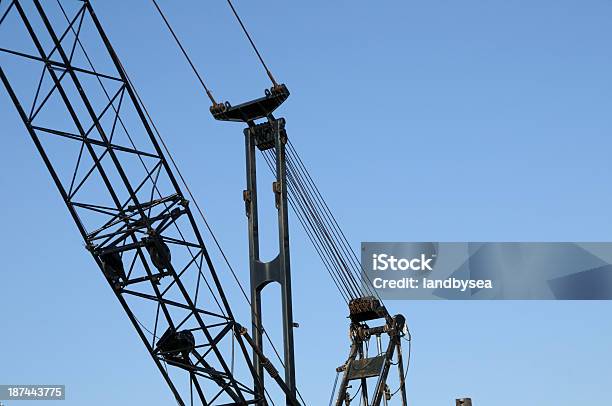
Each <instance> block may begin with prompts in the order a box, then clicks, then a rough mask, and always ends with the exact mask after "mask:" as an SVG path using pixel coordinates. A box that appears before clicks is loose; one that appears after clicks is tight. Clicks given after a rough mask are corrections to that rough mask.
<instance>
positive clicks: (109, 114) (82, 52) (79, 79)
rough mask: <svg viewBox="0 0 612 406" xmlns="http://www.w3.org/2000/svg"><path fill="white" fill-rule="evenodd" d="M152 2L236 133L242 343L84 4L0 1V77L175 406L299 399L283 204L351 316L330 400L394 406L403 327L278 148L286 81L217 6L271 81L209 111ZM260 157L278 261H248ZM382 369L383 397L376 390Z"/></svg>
mask: <svg viewBox="0 0 612 406" xmlns="http://www.w3.org/2000/svg"><path fill="white" fill-rule="evenodd" d="M153 2H154V4H155V6H156V7H157V10H158V11H159V12H160V14H161V15H162V17H163V19H164V22H165V23H166V25H167V26H168V28H169V29H170V31H171V33H172V35H173V36H174V39H175V40H176V42H177V44H178V45H179V47H180V49H181V51H182V52H183V54H184V56H185V57H186V58H187V60H188V62H189V63H190V64H191V67H192V69H193V70H194V73H196V75H197V77H198V79H199V80H200V83H201V84H202V86H203V87H204V89H205V91H206V93H207V94H208V96H209V98H210V99H211V101H212V103H213V105H212V107H211V109H210V111H211V113H212V115H213V117H214V118H215V119H217V120H220V121H233V122H241V123H244V124H246V128H245V129H244V136H245V149H246V181H247V182H246V183H247V187H246V189H245V190H244V193H243V196H244V201H245V209H246V214H247V217H248V237H249V265H250V286H251V290H250V293H251V297H250V299H251V300H250V304H251V316H252V320H251V322H252V329H251V333H249V331H248V330H247V329H246V328H244V327H242V326H241V325H240V324H239V323H237V322H236V320H235V318H234V315H233V313H232V309H231V307H230V305H229V302H228V299H227V297H226V295H225V293H224V290H223V287H222V282H221V279H220V278H219V275H218V274H217V272H216V270H215V267H214V265H213V261H212V260H211V256H210V255H209V251H208V249H207V245H206V243H205V239H204V236H203V234H202V233H201V232H200V230H199V229H198V227H197V223H196V220H195V218H194V214H193V212H192V208H191V204H190V201H189V200H188V199H187V198H186V196H185V195H184V194H183V192H182V190H181V185H183V186H184V187H185V188H187V186H186V184H184V180H183V179H182V176H181V175H180V173H178V175H179V178H180V180H181V181H183V183H182V184H181V183H179V181H178V180H177V176H176V175H175V173H174V172H173V166H172V165H170V164H169V160H168V159H170V162H172V163H173V161H172V158H171V156H169V151H168V150H167V148H166V147H165V144H164V143H163V139H162V138H161V136H160V135H159V133H158V132H157V129H156V128H155V126H154V124H153V122H152V121H151V118H150V116H149V114H148V112H147V110H146V108H145V107H144V105H143V104H142V101H141V99H140V97H139V95H138V93H137V92H136V90H135V88H134V86H133V85H132V83H131V81H130V79H129V77H128V75H127V73H126V71H125V69H124V68H123V66H122V64H121V61H120V60H119V58H118V56H117V54H116V52H115V50H114V48H113V46H112V45H111V42H110V41H109V38H108V37H107V35H106V33H105V32H104V30H103V28H102V26H101V24H100V21H99V20H98V17H97V16H96V14H95V12H94V9H93V7H92V5H91V4H90V2H89V1H88V0H85V1H80V0H56V1H55V2H53V1H46V2H42V1H40V0H8V1H6V0H4V1H3V0H0V41H1V43H0V58H2V59H1V60H0V62H1V64H0V79H1V81H2V83H3V85H4V87H5V88H6V90H7V93H8V95H9V97H10V99H11V100H12V102H13V104H14V105H15V108H16V110H17V112H18V114H19V116H20V118H21V119H22V121H23V123H24V125H25V127H26V129H27V131H28V133H29V135H30V137H31V138H32V140H33V142H34V144H35V146H36V149H37V150H38V152H39V154H40V156H41V158H42V160H43V162H44V164H45V166H46V167H47V169H48V171H49V173H50V175H51V177H52V179H53V181H54V183H55V185H56V186H57V189H58V191H59V193H60V195H61V197H62V199H63V200H64V202H65V204H66V207H67V209H68V211H69V213H70V215H71V216H72V218H73V220H74V222H75V224H76V226H77V228H78V230H79V232H80V234H81V236H82V237H83V240H84V242H85V247H86V249H87V250H88V251H89V253H90V254H91V255H92V257H93V259H94V261H95V262H96V264H97V265H98V267H99V268H100V270H101V271H102V272H103V274H104V276H105V279H106V281H107V282H108V285H109V286H110V288H111V289H112V291H113V293H114V294H115V296H116V297H117V300H118V301H119V303H120V304H121V306H122V308H123V309H124V310H125V312H126V314H127V316H128V318H129V320H130V321H131V323H132V325H133V327H134V329H135V330H136V331H137V333H138V335H139V336H140V338H141V340H142V341H143V343H144V345H145V347H146V348H147V351H148V352H149V354H150V356H151V358H152V359H153V361H154V363H155V365H156V366H157V368H158V369H159V371H160V373H161V374H162V376H163V378H164V379H165V381H166V382H167V384H168V386H169V387H170V390H171V391H172V393H173V394H174V397H175V398H176V401H177V402H178V404H180V405H193V404H202V405H248V404H255V405H268V399H267V398H269V393H268V391H267V390H266V385H265V384H264V381H265V379H264V374H268V375H269V376H270V378H272V380H273V381H274V384H275V385H276V386H277V387H278V388H279V389H280V390H281V391H282V392H283V393H284V396H285V403H286V404H287V405H290V406H297V405H300V404H303V403H304V402H303V399H302V402H298V400H297V396H298V395H299V392H298V391H297V388H296V379H295V360H294V342H293V328H294V327H295V326H296V324H295V323H294V322H293V314H292V294H291V274H290V253H289V226H288V210H289V207H290V205H291V207H292V208H293V210H294V212H295V214H296V216H297V218H298V220H299V221H300V223H301V224H302V226H303V227H304V229H305V231H306V234H307V235H308V237H309V239H310V240H311V242H312V243H313V245H314V248H315V250H316V252H317V253H318V255H319V256H320V257H321V260H322V261H323V264H324V266H325V268H326V269H327V271H328V272H329V274H330V276H331V277H332V280H333V282H334V284H335V285H336V287H337V288H338V290H339V292H340V295H341V296H342V298H343V299H344V300H345V302H346V303H347V305H348V307H349V318H350V338H351V346H350V352H349V356H348V359H347V360H346V362H345V363H344V364H343V365H342V366H340V367H338V368H337V370H336V371H337V373H338V376H337V378H336V379H337V381H336V382H338V377H339V376H340V375H341V376H342V379H341V381H340V385H339V386H338V390H337V391H336V387H334V391H333V392H332V399H335V405H336V406H342V405H343V404H344V405H349V404H350V403H351V401H352V400H353V399H355V398H357V397H358V396H359V397H358V400H357V401H358V402H360V404H363V405H364V406H370V405H372V406H379V405H381V404H384V405H387V404H388V402H389V401H390V400H391V399H392V398H393V397H394V396H395V395H396V394H397V395H398V396H397V397H396V398H395V399H398V400H399V402H401V404H402V405H404V406H406V405H407V397H406V388H405V376H406V375H405V371H404V361H403V356H402V348H401V339H405V338H406V337H405V336H406V335H407V336H408V337H410V335H409V333H408V331H407V328H406V323H405V319H404V317H403V316H402V315H396V316H391V315H389V313H388V312H387V309H386V307H385V306H384V304H383V303H382V301H381V300H380V298H377V297H376V292H375V291H372V288H371V287H369V286H368V284H366V283H364V281H363V280H360V278H361V276H362V275H361V271H362V268H361V265H360V263H359V260H358V259H357V257H356V255H355V253H354V251H353V250H352V248H351V247H350V244H349V243H348V240H347V239H346V237H345V235H344V233H343V232H342V230H341V229H340V228H339V226H338V223H337V222H336V220H335V218H334V217H333V214H332V213H331V211H330V210H329V207H328V206H327V204H326V203H325V201H324V200H323V198H322V196H321V194H320V192H319V190H318V188H317V187H316V185H315V184H314V182H313V181H312V178H311V176H310V174H309V173H308V171H307V169H306V168H305V166H304V164H303V162H302V161H301V158H300V157H299V155H298V154H297V152H296V151H295V149H294V147H293V146H292V145H291V143H290V141H289V140H288V137H287V132H286V130H285V120H284V119H283V118H276V117H274V115H273V113H274V111H275V110H276V109H277V108H278V107H279V106H281V104H282V103H283V102H284V101H285V100H286V99H287V98H288V96H289V91H288V90H287V88H286V86H285V85H284V84H278V83H277V82H276V80H275V79H274V77H273V76H272V74H271V72H270V70H269V69H268V67H267V66H266V65H265V63H264V61H263V58H262V57H261V55H260V53H259V51H258V50H257V48H256V47H255V44H254V43H253V41H252V38H251V37H250V35H249V34H248V32H247V31H246V28H245V26H244V24H243V22H242V21H241V19H240V17H239V16H238V14H237V12H236V10H235V8H234V7H233V5H232V3H231V1H228V4H229V5H230V7H231V9H232V11H233V12H234V14H235V16H236V18H237V20H238V21H239V23H240V25H241V27H242V29H243V30H244V32H245V34H246V36H247V38H248V40H249V41H250V43H251V45H252V46H253V49H254V50H255V52H256V54H257V56H258V57H259V59H260V61H261V63H262V65H263V66H264V68H265V70H266V73H267V74H268V76H269V77H270V79H271V81H272V83H273V86H272V88H270V89H267V90H266V91H265V96H264V97H261V98H258V99H255V100H251V101H248V102H246V103H242V104H239V105H236V106H232V105H230V104H229V103H228V102H224V103H216V102H215V100H214V98H213V97H212V94H211V92H210V91H209V90H208V88H207V87H206V85H205V84H204V81H203V80H202V78H201V76H200V75H199V74H198V72H197V70H196V69H195V67H194V65H193V64H192V62H191V60H190V59H189V57H188V55H187V53H186V51H185V49H184V48H183V46H182V45H181V44H180V42H179V40H178V38H177V36H176V34H175V33H174V31H173V30H172V28H171V26H170V24H169V22H168V20H167V19H166V17H165V16H164V15H163V13H162V11H161V9H160V7H159V5H158V4H157V3H156V2H155V1H153ZM7 32H8V34H7ZM8 61H10V63H7V62H8ZM257 150H259V151H260V152H261V154H262V156H263V158H264V159H265V160H266V163H267V164H268V166H269V167H270V169H271V171H272V173H273V175H274V182H273V185H272V186H273V187H272V191H273V193H274V194H275V204H276V208H277V211H278V219H277V222H278V243H279V245H278V247H279V249H278V255H277V256H276V257H275V258H274V259H273V260H271V261H269V262H263V261H261V259H260V257H259V232H258V226H259V225H258V205H257V195H258V190H257V169H256V168H257V163H256V162H257V159H256V152H257ZM174 169H175V170H176V171H178V169H177V168H176V167H174ZM196 207H197V206H196ZM198 210H199V208H198ZM200 214H201V212H200ZM202 217H203V215H202ZM215 242H216V240H215ZM232 272H233V270H232ZM272 282H275V283H278V284H279V285H280V288H281V289H280V292H281V309H282V317H283V320H282V329H283V336H284V357H283V359H282V360H281V363H282V364H283V367H284V379H283V378H281V374H280V373H279V372H278V371H277V370H276V369H275V367H274V366H273V365H272V363H271V362H270V360H269V359H268V358H267V357H266V356H265V354H264V353H263V347H264V343H263V337H264V334H265V330H264V328H263V324H262V306H261V298H262V291H263V289H264V288H265V287H266V286H267V285H268V284H270V283H272ZM372 323H376V324H378V325H376V326H372V325H371V324H372ZM147 326H148V327H147ZM371 339H374V340H376V343H377V347H378V350H377V351H372V352H373V353H374V355H372V354H371V353H369V347H370V345H369V343H370V341H371ZM408 340H409V338H408ZM383 342H384V343H385V346H386V349H384V348H383ZM228 354H231V360H230V359H229V358H230V357H228ZM409 357H410V353H408V360H409ZM279 359H280V357H279ZM393 367H396V368H395V369H397V382H398V388H397V390H395V391H392V390H391V388H390V387H389V376H390V372H391V369H393ZM353 383H354V384H357V383H358V384H359V386H358V387H356V388H354V387H353V386H352V384H353Z"/></svg>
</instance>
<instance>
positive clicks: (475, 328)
mask: <svg viewBox="0 0 612 406" xmlns="http://www.w3.org/2000/svg"><path fill="white" fill-rule="evenodd" d="M2 3H6V2H4V1H3V2H2ZM161 4H162V6H164V7H165V10H166V11H167V13H168V16H169V18H170V19H171V20H172V21H173V23H174V25H175V27H176V28H177V31H178V33H179V35H180V36H181V37H182V38H183V40H184V42H185V45H186V46H187V48H188V49H189V50H190V53H191V54H192V55H193V58H194V61H195V62H196V64H197V65H198V67H199V68H200V70H201V71H202V72H203V73H204V75H205V77H206V78H207V80H208V82H209V83H210V84H211V87H212V90H213V92H214V94H215V96H216V97H217V98H218V99H228V100H230V101H231V102H233V103H234V104H235V103H237V102H239V101H242V100H244V99H246V98H250V97H257V96H259V95H261V94H262V92H263V89H264V87H267V86H268V82H267V81H266V78H265V75H264V74H263V72H262V70H261V69H260V66H259V65H258V64H257V61H256V59H255V58H254V56H253V54H252V52H251V51H250V49H249V48H248V46H247V43H246V41H245V40H244V38H242V36H241V33H240V31H239V28H238V27H237V25H236V24H235V22H234V21H233V20H232V18H231V15H230V13H229V10H228V8H227V6H226V5H225V2H224V1H221V0H217V1H206V2H204V1H194V0H187V1H182V2H169V1H161ZM93 5H94V7H95V9H96V11H97V13H98V15H99V17H100V19H101V20H102V23H103V24H104V26H105V28H106V31H107V33H108V34H109V36H110V38H111V41H112V43H113V44H114V46H115V47H116V50H117V52H118V54H119V55H120V57H121V58H122V60H123V63H124V65H125V67H126V69H127V70H128V72H129V73H130V75H131V76H132V78H133V79H134V81H135V83H136V85H137V87H138V88H139V89H140V92H141V95H142V96H143V98H144V99H145V101H146V103H147V105H148V107H149V108H150V110H151V112H152V114H153V116H154V117H155V120H156V122H157V124H158V126H159V128H160V130H161V131H162V133H163V134H165V138H166V140H167V141H168V143H169V146H170V147H171V149H172V151H173V152H174V155H175V157H176V158H177V160H178V161H179V164H180V166H181V168H182V169H183V171H184V173H185V174H186V176H187V178H188V180H189V183H190V184H191V186H192V188H193V190H194V192H195V194H196V196H197V197H198V200H199V201H200V202H201V204H202V205H203V206H204V207H205V209H206V212H207V215H208V218H209V219H210V221H211V222H212V224H213V226H214V228H215V230H216V231H217V234H218V236H219V238H220V240H221V241H222V244H223V246H224V248H225V249H226V251H227V253H228V254H229V256H230V258H231V261H232V262H233V264H234V265H235V266H236V267H237V268H238V269H240V272H241V274H242V275H243V276H244V278H245V279H244V280H245V282H246V281H247V279H246V278H247V277H246V275H247V271H246V269H247V268H246V266H247V239H246V219H245V217H244V206H243V202H242V198H241V193H242V189H243V188H244V162H243V137H242V135H241V127H240V126H239V125H227V124H222V123H219V122H215V121H214V120H213V119H212V118H211V117H210V116H209V114H208V106H209V103H208V100H207V99H206V97H205V95H204V94H203V93H202V91H201V89H200V88H199V87H198V86H197V85H196V82H195V80H194V77H193V76H192V74H191V73H190V72H189V70H188V68H187V65H186V64H185V62H184V61H183V60H182V59H181V58H180V57H179V55H178V53H177V50H176V48H175V46H174V44H173V43H172V42H171V40H170V37H169V36H168V34H167V32H166V31H165V30H164V29H163V26H162V24H161V21H160V20H159V17H158V16H157V15H156V14H154V12H153V8H152V6H151V4H150V2H149V1H147V0H139V1H129V2H126V1H99V0H98V1H93ZM236 6H237V7H238V9H239V10H240V11H241V13H242V15H243V17H244V19H245V21H246V23H247V25H248V26H249V27H250V29H251V31H252V33H253V35H254V37H255V39H256V42H257V43H258V44H259V46H260V48H261V49H262V51H263V52H264V55H265V57H266V59H267V60H268V62H269V65H270V66H271V68H272V70H273V72H274V73H275V75H276V76H277V78H278V79H279V80H280V81H283V82H285V83H287V85H288V86H289V88H290V90H291V91H292V96H291V98H290V99H289V101H288V102H287V103H286V106H285V107H284V108H283V110H282V114H283V115H284V116H285V117H286V118H287V120H288V124H287V126H288V130H289V134H290V136H291V138H292V140H293V142H294V144H295V145H296V147H297V148H298V149H299V150H300V151H301V153H302V157H303V158H304V159H305V160H306V161H307V162H308V163H309V167H310V169H311V172H312V174H313V175H314V177H315V178H316V179H317V180H318V183H319V186H320V188H321V189H322V190H323V191H324V194H325V195H326V197H327V199H328V201H329V202H330V205H331V206H332V208H333V209H334V210H335V212H336V213H337V216H338V217H339V220H340V221H341V223H342V224H343V226H344V229H345V231H346V233H347V235H348V236H349V238H350V239H351V241H352V242H353V245H354V246H355V247H356V248H357V247H358V244H359V242H360V241H362V240H365V241H377V240H380V241H393V240H397V241H411V240H413V241H611V240H612V238H611V237H612V210H611V208H612V183H611V182H610V178H611V177H610V175H611V174H612V160H611V159H610V151H612V140H611V137H610V135H611V132H612V73H611V72H612V48H611V47H610V39H611V38H612V3H611V2H610V1H606V0H590V1H581V2H579V1H569V0H556V1H552V0H538V1H526V0H522V1H519V0H515V1H502V0H489V1H476V0H468V1H439V0H431V1H384V2H371V1H368V2H366V1H351V2H349V1H320V0H317V1H308V2H287V1H280V0H273V1H266V2H248V1H245V0H236ZM3 7H4V4H3ZM1 35H6V33H5V32H2V33H1ZM0 38H1V37H0ZM0 123H1V126H0V131H1V132H0V134H1V139H2V146H1V147H0V190H2V199H0V212H1V213H2V214H1V216H2V217H1V218H2V227H3V229H2V233H1V236H0V247H1V248H0V250H1V251H0V252H1V256H2V260H1V261H0V264H1V265H0V272H1V279H0V318H1V320H2V324H1V326H2V327H1V328H0V383H65V384H66V385H67V388H68V389H67V392H68V400H67V401H66V402H65V403H64V404H66V405H85V404H87V405H124V404H135V405H144V404H146V405H167V404H172V399H171V396H170V392H169V390H168V389H167V388H166V386H165V384H164V382H163V381H162V379H161V376H160V375H159V373H158V372H157V371H156V369H155V367H154V365H153V363H152V361H151V360H150V359H149V357H148V355H147V354H146V352H145V349H144V347H143V346H142V344H141V342H140V340H139V339H138V337H137V336H136V334H135V332H134V331H133V330H132V327H131V325H130V324H129V322H128V320H127V317H126V316H125V315H124V313H123V311H122V309H121V308H120V306H119V304H118V303H117V302H116V300H115V299H114V297H113V294H112V292H111V291H110V290H109V289H108V287H107V285H106V283H105V281H104V279H103V276H102V274H101V273H100V272H99V271H98V270H97V269H96V267H95V265H94V263H93V261H92V259H91V258H90V256H89V254H88V253H87V252H86V251H85V250H84V249H83V244H82V242H81V239H80V236H79V235H78V234H77V231H76V228H75V227H74V225H73V223H72V220H71V219H70V218H69V216H68V213H67V211H66V209H65V207H64V206H63V203H62V202H61V200H60V198H59V195H58V193H57V191H56V189H55V187H54V185H53V184H52V182H51V179H50V177H49V175H48V174H47V172H46V169H45V168H44V166H43V164H42V161H41V160H40V158H39V157H38V155H37V154H36V151H35V149H34V146H33V144H32V142H31V141H30V139H29V137H28V136H27V134H26V132H25V129H24V127H23V124H22V123H21V121H20V120H19V119H18V117H17V114H16V111H15V110H14V108H13V106H12V103H11V102H10V100H9V99H8V96H7V95H6V92H5V91H4V90H2V91H1V92H0ZM269 204H272V203H271V200H270V201H269ZM292 226H293V228H292V230H294V232H293V237H294V238H293V249H294V251H293V258H292V259H293V269H294V286H295V292H294V295H295V306H294V308H295V318H296V321H298V322H300V324H301V327H300V328H299V329H298V330H297V331H296V345H297V348H296V352H297V356H298V360H297V364H298V379H299V387H300V390H301V392H302V393H303V394H304V395H305V397H306V399H307V400H308V401H309V403H310V404H312V405H322V404H326V402H327V399H328V398H329V393H330V391H331V384H332V382H333V378H334V375H335V372H334V369H335V367H337V366H338V365H340V364H341V363H342V362H343V361H344V359H345V357H346V355H347V352H348V341H347V335H346V329H347V323H346V322H345V320H344V316H345V314H346V309H345V308H344V306H343V303H342V302H341V301H340V300H339V299H338V297H337V295H335V292H334V290H333V287H332V286H331V282H330V280H329V277H328V276H327V274H326V273H325V272H324V270H323V268H322V266H321V264H320V263H319V262H318V260H317V259H316V258H315V257H314V256H313V252H312V250H311V249H310V247H309V246H308V245H307V243H306V241H305V239H304V236H303V235H302V233H301V232H300V231H299V230H298V227H297V223H292ZM267 230H268V231H269V232H271V231H272V230H273V228H272V227H269V228H268V229H267ZM271 247H272V245H270V246H268V247H264V251H265V252H267V253H268V254H269V255H268V256H270V255H271V254H272V248H271ZM227 290H228V293H229V295H230V298H231V299H232V303H235V307H236V309H237V312H238V314H239V316H240V317H241V318H242V320H244V321H245V322H246V321H247V320H248V319H247V318H246V317H247V316H246V314H247V313H246V309H245V306H244V302H243V301H242V300H241V299H240V297H239V295H238V293H237V290H236V287H235V286H228V288H227ZM267 303H268V307H271V301H268V302H267ZM389 307H391V311H392V312H394V313H398V312H402V313H404V314H405V315H406V317H407V319H408V322H409V325H410V326H411V330H412V333H413V337H414V347H413V349H414V352H413V358H412V365H411V367H410V372H409V375H408V394H409V399H410V404H412V405H420V406H429V405H431V406H434V405H436V406H437V405H441V406H443V405H447V406H449V405H452V404H454V403H453V399H454V398H455V397H459V396H465V395H469V396H471V397H473V398H474V401H475V403H474V404H475V406H485V405H495V406H511V405H515V404H517V403H520V404H521V405H525V406H548V405H550V406H553V405H554V406H570V405H576V404H581V405H593V406H595V405H606V404H609V403H610V387H609V385H610V382H611V381H612V369H611V368H610V365H612V351H611V348H610V339H611V337H612V319H611V318H610V314H611V313H612V303H610V302H425V301H423V302H407V301H405V302H400V301H397V302H391V303H389ZM268 328H269V329H270V330H271V331H272V332H273V333H276V332H275V331H274V328H273V327H272V325H270V326H269V327H268ZM322 332H324V333H325V334H323V333H322Z"/></svg>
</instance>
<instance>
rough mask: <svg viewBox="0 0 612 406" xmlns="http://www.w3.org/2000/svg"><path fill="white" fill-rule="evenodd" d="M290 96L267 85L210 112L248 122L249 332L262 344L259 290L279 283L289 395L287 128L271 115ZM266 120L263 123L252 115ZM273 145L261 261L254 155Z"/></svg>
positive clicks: (284, 89)
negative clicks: (273, 250)
mask: <svg viewBox="0 0 612 406" xmlns="http://www.w3.org/2000/svg"><path fill="white" fill-rule="evenodd" d="M287 97H289V91H288V90H287V87H286V86H285V85H278V84H277V85H275V86H273V87H272V88H271V89H270V90H266V94H265V96H264V97H261V98H258V99H255V100H252V101H248V102H246V103H242V104H239V105H237V106H231V105H230V104H229V103H227V102H226V103H224V104H218V105H213V106H212V107H211V113H212V114H213V116H214V117H215V118H216V119H217V120H221V121H238V122H243V123H246V124H248V127H247V128H245V129H244V136H245V150H246V183H247V188H246V189H245V190H244V192H243V197H244V202H245V209H246V215H247V217H248V235H249V264H250V280H251V281H250V287H251V288H250V290H251V311H252V323H253V335H254V339H255V345H256V347H258V348H263V325H262V317H263V315H262V308H261V294H262V291H263V289H264V287H266V286H267V285H268V284H270V283H272V282H276V283H278V284H279V285H280V288H281V308H282V317H283V322H282V325H283V341H284V346H283V348H284V357H283V363H284V366H285V368H284V369H285V382H286V383H287V385H288V387H289V388H290V391H291V393H292V396H294V397H295V396H296V389H295V388H296V384H295V355H294V343H293V328H294V327H295V324H294V322H293V310H292V295H291V272H290V255H289V206H288V202H287V166H286V159H285V144H286V143H287V132H286V130H285V119H283V118H279V119H276V118H274V116H273V114H272V113H273V112H274V110H276V109H277V108H278V107H279V106H280V105H281V104H282V103H283V102H284V101H285V100H286V99H287ZM261 119H265V121H263V122H261V123H256V120H261ZM257 149H259V150H260V151H268V150H272V151H273V154H274V158H275V159H274V161H275V164H276V167H275V168H274V169H275V171H274V172H275V177H276V180H275V182H274V183H273V184H272V191H273V193H274V195H275V204H276V209H277V211H278V252H279V253H278V255H277V256H276V257H275V258H274V259H273V260H271V261H269V262H262V261H261V259H260V256H259V211H258V206H257V195H258V188H257V156H256V151H257ZM253 362H254V364H255V367H256V371H257V374H258V378H259V379H260V380H261V381H263V379H264V376H263V371H264V363H262V360H261V359H260V357H259V354H257V352H254V354H253Z"/></svg>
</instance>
